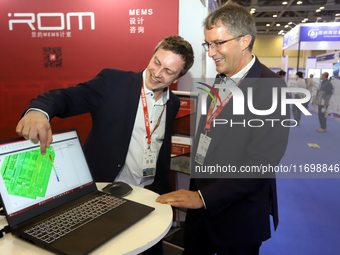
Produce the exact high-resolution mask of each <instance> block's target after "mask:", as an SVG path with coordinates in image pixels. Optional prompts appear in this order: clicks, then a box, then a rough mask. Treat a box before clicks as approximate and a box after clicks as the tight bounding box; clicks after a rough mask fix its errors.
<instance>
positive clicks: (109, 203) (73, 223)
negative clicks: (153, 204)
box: [24, 194, 126, 243]
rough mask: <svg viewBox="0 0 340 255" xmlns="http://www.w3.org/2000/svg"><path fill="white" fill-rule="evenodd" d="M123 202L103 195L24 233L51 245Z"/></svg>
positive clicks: (40, 223) (123, 201)
mask: <svg viewBox="0 0 340 255" xmlns="http://www.w3.org/2000/svg"><path fill="white" fill-rule="evenodd" d="M125 202H126V200H123V199H120V198H117V197H113V196H110V195H108V194H103V195H101V196H98V197H96V198H94V199H92V200H89V201H87V202H85V203H83V204H81V205H79V206H77V207H74V208H72V209H70V210H67V211H65V212H62V213H61V214H58V215H56V216H54V217H53V218H49V219H47V220H45V221H43V222H39V223H38V224H36V225H34V226H32V227H29V228H27V229H25V230H24V232H25V233H26V234H28V235H30V236H34V237H35V238H38V239H40V240H42V241H44V242H46V243H52V242H54V241H55V240H57V239H59V238H60V237H62V236H64V235H66V234H68V233H70V232H72V231H74V230H76V229H77V228H79V227H81V226H83V225H84V224H86V223H88V222H90V221H92V220H94V219H96V218H98V217H99V216H101V215H103V214H105V213H107V212H108V211H111V210H113V209H114V208H116V207H118V206H120V205H122V204H124V203H125Z"/></svg>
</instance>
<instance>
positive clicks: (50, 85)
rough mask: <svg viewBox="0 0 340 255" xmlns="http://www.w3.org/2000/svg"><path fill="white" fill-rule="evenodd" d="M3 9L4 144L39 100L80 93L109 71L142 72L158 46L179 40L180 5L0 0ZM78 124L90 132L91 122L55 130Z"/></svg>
mask: <svg viewBox="0 0 340 255" xmlns="http://www.w3.org/2000/svg"><path fill="white" fill-rule="evenodd" d="M0 7H1V8H0V29H1V42H0V44H1V53H0V68H1V72H0V107H1V111H0V139H4V138H13V135H15V132H14V129H15V125H16V123H17V122H18V120H19V118H20V116H21V114H22V113H23V111H24V110H25V109H26V107H27V105H28V104H29V102H30V100H31V99H32V98H34V97H36V96H37V95H38V94H39V93H42V92H44V91H47V90H50V89H54V88H63V87H68V86H74V85H76V84H78V83H80V82H84V81H87V80H89V79H91V78H93V77H95V76H96V75H97V74H98V73H99V72H100V71H101V70H102V69H103V68H107V67H109V68H117V69H122V70H130V71H141V70H143V69H144V68H145V67H146V66H147V65H148V63H149V61H150V59H151V56H152V54H153V52H154V48H155V46H156V45H157V43H158V42H159V41H161V40H162V39H163V38H164V37H166V36H169V35H176V34H178V15H179V2H178V1H168V2H167V3H166V4H164V2H163V1H159V0H129V1H126V0H115V1H108V0H96V1H94V0H72V1H68V0H60V1H57V2H53V1H46V0H34V1H33V0H11V1H8V0H0ZM123 85H124V84H121V86H123ZM77 125H78V126H80V129H81V130H84V129H87V130H89V129H90V128H91V121H90V118H89V117H78V118H77V119H76V120H75V119H66V120H63V122H62V123H61V124H60V125H57V126H52V127H54V129H56V128H66V127H70V126H77ZM9 130H10V131H11V132H12V133H11V134H10V135H7V134H6V132H9ZM80 133H81V132H80ZM82 140H84V139H82Z"/></svg>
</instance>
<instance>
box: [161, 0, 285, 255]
mask: <svg viewBox="0 0 340 255" xmlns="http://www.w3.org/2000/svg"><path fill="white" fill-rule="evenodd" d="M204 27H205V29H204V34H205V43H204V44H203V46H204V48H205V50H206V51H207V52H208V54H209V56H210V57H211V58H212V59H213V60H214V61H215V64H216V70H217V72H218V73H219V75H218V78H217V79H216V80H215V83H214V84H219V87H221V88H220V89H219V92H218V94H219V96H220V98H221V101H222V104H219V103H217V105H216V106H215V104H214V103H213V102H212V103H211V104H209V101H208V107H209V109H210V110H211V111H209V110H208V115H207V116H204V115H202V116H201V119H200V123H199V126H198V130H197V135H196V139H195V142H194V145H193V150H192V154H193V155H192V168H191V182H190V190H189V191H188V190H179V191H175V192H172V193H169V194H165V195H162V196H160V197H158V198H157V201H158V202H161V203H168V204H170V205H173V206H178V207H186V208H189V209H188V213H187V217H186V222H185V234H184V244H185V251H184V253H183V254H186V255H187V254H195V255H199V254H202V255H210V254H211V255H213V254H215V253H217V255H221V254H224V255H227V254H228V255H229V254H232V255H236V254H237V255H240V254H242V255H253V254H259V248H260V246H261V243H262V242H263V241H264V240H266V239H268V238H270V214H272V215H273V219H274V227H275V228H276V227H277V224H278V212H277V197H276V181H275V172H273V171H272V172H269V171H267V172H266V171H265V167H267V170H270V169H275V168H274V167H275V166H277V165H278V164H279V162H280V160H281V158H282V156H283V155H284V152H285V149H286V146H287V141H288V133H289V127H287V126H289V125H290V120H289V106H287V107H285V110H286V112H285V113H281V111H280V110H281V107H280V105H281V104H280V91H281V88H283V87H285V84H284V81H283V80H282V79H281V78H279V76H277V75H276V74H275V73H273V72H272V71H270V70H269V69H268V68H267V67H265V66H264V65H262V64H261V63H260V62H259V61H258V60H257V58H256V56H255V55H253V54H252V53H251V51H252V47H253V44H254V40H255V36H256V29H255V23H254V20H253V18H252V16H251V15H250V14H249V12H248V11H247V10H245V9H244V8H243V7H241V6H239V5H237V4H233V3H229V2H228V3H227V4H225V5H224V6H222V7H220V8H219V9H217V10H216V11H214V12H212V13H210V14H209V15H208V17H207V18H206V19H205V21H204ZM223 84H226V85H233V86H238V89H240V90H241V91H242V93H243V95H244V99H245V100H244V103H243V105H238V107H236V104H234V103H236V98H235V94H234V93H233V94H230V91H229V90H228V89H222V88H223ZM275 90H277V92H278V95H277V96H275V99H272V98H273V94H274V95H276V94H275V93H274V91H275ZM231 95H233V96H232V97H231V99H230V100H229V99H228V98H229V97H230V96H231ZM249 98H251V100H250V102H247V101H249ZM277 98H278V99H277ZM238 99H239V97H238ZM228 100H229V101H228ZM277 100H278V101H277ZM216 101H217V102H218V101H219V100H217V98H216ZM274 101H276V103H277V107H275V102H274ZM246 102H247V103H248V104H247V103H246ZM209 105H210V106H209ZM249 105H252V106H253V108H251V107H250V106H249ZM240 106H243V107H244V110H243V112H242V114H237V115H236V114H234V111H236V110H239V107H240ZM272 106H273V107H272ZM267 110H268V111H267ZM265 111H267V112H266V113H265ZM209 112H210V113H209ZM264 113H265V114H264ZM215 114H216V115H217V116H215ZM214 118H215V121H213V120H214ZM210 121H211V123H210ZM210 124H211V125H210ZM203 148H207V149H205V150H204V149H203ZM221 169H224V170H223V171H221ZM228 169H229V170H228ZM214 171H215V172H214ZM218 171H219V173H217V172H218Z"/></svg>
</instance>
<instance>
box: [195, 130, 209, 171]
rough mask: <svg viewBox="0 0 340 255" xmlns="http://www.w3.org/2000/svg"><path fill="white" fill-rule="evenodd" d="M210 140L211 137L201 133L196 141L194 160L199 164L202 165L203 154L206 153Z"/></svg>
mask: <svg viewBox="0 0 340 255" xmlns="http://www.w3.org/2000/svg"><path fill="white" fill-rule="evenodd" d="M210 142H211V138H210V137H209V136H207V135H204V134H201V136H200V140H199V142H198V147H197V152H196V156H195V161H196V162H197V163H198V164H200V165H203V162H204V159H205V156H206V155H207V151H208V148H209V145H210Z"/></svg>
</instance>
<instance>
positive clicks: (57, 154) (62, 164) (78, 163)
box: [0, 130, 94, 218]
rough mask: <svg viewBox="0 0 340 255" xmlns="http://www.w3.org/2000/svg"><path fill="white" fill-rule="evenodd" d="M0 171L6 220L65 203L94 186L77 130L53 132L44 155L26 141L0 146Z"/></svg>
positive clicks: (21, 140)
mask: <svg viewBox="0 0 340 255" xmlns="http://www.w3.org/2000/svg"><path fill="white" fill-rule="evenodd" d="M0 172H1V175H0V194H1V197H2V200H3V203H4V205H5V208H6V212H7V215H8V218H11V217H15V216H17V215H20V214H22V213H24V212H26V211H28V210H30V209H33V208H36V209H38V208H37V207H44V206H45V208H46V204H48V203H50V202H52V203H50V204H53V203H55V202H54V201H56V200H60V201H62V200H63V201H64V200H65V199H63V198H64V197H72V195H70V194H71V193H77V191H78V190H80V189H84V188H85V187H87V186H90V185H92V184H94V182H93V179H92V176H91V174H90V170H89V168H88V165H87V163H86V160H85V157H84V154H83V150H82V146H81V143H80V140H79V138H78V134H77V131H76V130H69V131H63V132H59V133H54V134H53V142H52V144H51V146H50V148H47V151H46V154H45V155H41V153H40V146H39V144H33V143H32V142H31V141H29V140H25V139H16V140H13V141H11V142H4V143H0ZM58 204H60V203H58ZM38 211H40V210H38Z"/></svg>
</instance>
